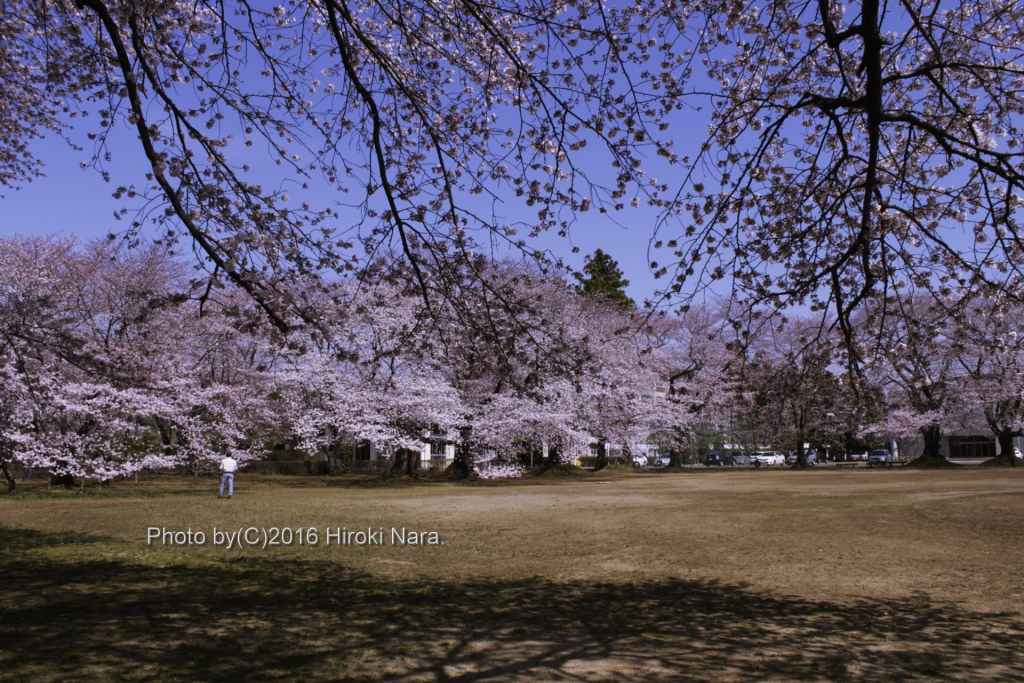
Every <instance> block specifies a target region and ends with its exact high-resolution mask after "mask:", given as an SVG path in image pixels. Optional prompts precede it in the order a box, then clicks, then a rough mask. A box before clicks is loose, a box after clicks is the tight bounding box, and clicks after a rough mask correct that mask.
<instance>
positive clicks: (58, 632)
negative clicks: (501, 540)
mask: <svg viewBox="0 0 1024 683" xmlns="http://www.w3.org/2000/svg"><path fill="white" fill-rule="evenodd" d="M2 533H3V534H4V540H5V542H4V543H3V544H2V548H3V551H2V553H0V562H2V565H0V566H2V567H3V570H2V572H3V577H4V579H5V582H4V585H5V591H4V599H3V601H2V605H0V681H26V680H32V681H64V680H124V681H179V680H180V681H228V680H231V681H237V680H261V681H293V680H306V681H328V680H339V679H344V680H366V681H370V680H393V681H535V680H555V681H562V680H565V681H570V680H571V681H621V680H644V681H716V680H729V681H763V680H785V681H791V680H822V681H833V680H873V681H901V680H915V679H916V680H949V681H969V680H979V681H980V680H986V681H991V680H1002V681H1024V670H1022V669H1021V668H1020V667H1019V660H1018V655H1017V650H1018V648H1019V642H1020V637H1021V633H1022V631H1024V623H1022V621H1021V618H1020V616H1019V615H1016V614H979V613H972V612H967V611H963V610H961V609H959V608H957V607H956V606H954V605H952V604H948V603H935V602H932V601H931V600H929V599H928V598H927V597H926V596H924V595H922V596H920V597H916V598H913V599H905V600H867V599H865V600H859V601H855V602H849V603H839V602H816V601H811V600H803V599H798V598H792V597H785V596H775V595H767V594H763V593H760V592H757V591H754V590H751V589H749V588H744V587H739V586H730V585H723V584H719V583H716V582H711V581H683V580H675V579H668V580H663V581H657V582H642V583H626V582H620V583H616V582H606V583H597V584H573V583H564V582H555V581H549V580H545V579H540V578H538V579H533V580H524V581H518V580H517V581H513V580H507V581H506V580H477V581H448V582H425V581H422V580H419V579H418V578H417V577H416V576H409V577H408V578H405V579H388V578H385V577H376V576H372V575H368V574H365V573H356V572H354V571H352V570H350V569H347V568H346V567H345V566H344V565H341V564H338V563H336V562H328V561H311V560H294V559H281V558H276V559H267V558H243V559H235V560H227V561H224V562H220V563H212V564H203V565H196V566H193V565H188V564H180V565H174V566H168V567H155V566H149V565H140V564H138V563H131V562H122V561H116V560H106V561H87V562H83V561H76V560H67V561H62V560H59V559H41V558H40V557H39V556H40V555H42V554H43V553H36V552H26V551H30V550H31V549H36V548H40V547H45V546H47V545H55V544H59V543H63V542H66V540H67V539H65V538H62V537H61V536H60V535H53V537H48V535H47V534H45V533H40V532H23V531H18V530H11V529H3V530H2Z"/></svg>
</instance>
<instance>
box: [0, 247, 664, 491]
mask: <svg viewBox="0 0 1024 683" xmlns="http://www.w3.org/2000/svg"><path fill="white" fill-rule="evenodd" d="M477 265H478V266H479V267H480V268H483V269H486V270H487V272H486V273H479V274H478V275H477V277H474V278H469V279H468V280H467V286H466V288H465V289H464V291H463V292H462V297H461V299H460V301H461V302H462V305H465V306H467V307H469V308H470V309H473V310H476V311H477V319H478V321H477V324H476V325H475V326H472V327H470V326H466V325H463V324H462V319H463V315H462V314H460V313H458V312H452V313H451V314H450V315H449V314H448V313H447V309H439V308H434V309H432V310H428V309H427V308H426V306H425V304H424V301H423V299H422V297H421V296H420V295H419V293H418V292H417V291H416V290H415V289H412V288H410V287H409V286H408V285H407V284H406V285H403V284H400V283H396V282H395V281H393V279H392V278H390V277H388V274H389V273H390V269H389V268H387V267H385V266H384V265H382V264H379V266H380V267H379V271H378V272H379V273H380V274H381V277H380V278H377V279H370V278H368V277H363V278H352V279H347V280H339V281H337V282H335V283H333V284H332V285H330V286H322V285H321V286H318V287H315V288H313V290H312V291H311V292H302V291H297V290H296V291H295V296H296V298H297V299H305V300H307V301H309V302H311V303H313V304H315V306H316V310H317V312H318V319H317V325H316V326H315V327H308V328H305V329H295V330H293V331H292V332H291V333H289V334H288V335H281V334H280V333H279V331H278V330H277V328H276V327H275V326H274V325H273V324H272V323H271V321H270V320H269V319H268V316H267V315H266V314H265V313H264V312H262V311H261V310H260V309H259V308H258V307H256V306H254V305H253V304H252V301H251V299H250V298H249V297H248V296H246V295H245V293H244V292H242V291H241V290H239V289H237V288H234V287H232V286H221V285H214V286H211V283H209V282H202V283H198V284H197V283H195V282H192V281H190V280H189V279H188V278H187V270H186V269H185V268H184V267H183V265H182V263H181V262H179V261H177V260H175V259H173V258H171V257H169V256H168V255H167V250H166V249H165V248H162V247H154V248H151V249H149V250H139V249H127V248H125V247H124V246H118V245H117V243H116V242H103V243H91V244H88V245H85V246H84V247H81V246H79V245H77V244H75V243H74V242H73V241H70V240H64V241H54V240H43V239H35V238H25V239H5V240H2V250H0V294H2V297H0V307H2V313H3V315H2V320H3V328H2V337H0V339H2V345H0V361H2V362H0V372H2V373H3V378H4V380H5V381H4V383H3V385H2V388H0V463H2V464H3V466H4V472H5V474H7V475H8V477H9V481H11V485H12V486H13V480H12V479H10V471H9V468H8V465H10V464H11V463H19V464H21V465H23V466H26V467H34V468H43V469H46V470H48V471H50V472H51V473H52V474H54V475H55V476H69V477H72V478H75V477H94V478H99V479H110V478H114V477H117V476H124V475H127V474H130V473H132V472H136V471H138V470H140V469H143V468H171V467H174V468H187V469H189V470H190V471H194V472H196V473H198V472H200V471H202V470H203V469H209V467H210V464H211V463H212V462H215V461H216V460H218V459H219V458H220V457H222V454H224V453H231V454H232V455H234V456H235V457H236V458H238V459H240V460H242V461H243V462H244V461H246V460H249V459H252V458H257V457H260V456H261V455H263V454H265V452H266V449H267V448H268V447H270V446H272V445H273V444H275V443H281V442H284V441H286V440H288V441H293V442H294V443H296V445H297V447H298V448H299V449H300V450H302V451H305V452H307V453H309V454H311V455H312V454H315V453H317V452H320V451H330V450H331V449H332V448H336V447H337V446H338V444H339V443H341V442H349V443H352V442H364V441H369V442H372V443H374V444H375V445H376V447H377V449H378V452H380V453H382V454H385V455H388V456H390V457H391V458H392V459H393V461H394V462H395V465H396V467H402V468H406V469H410V468H411V467H412V466H414V465H418V464H419V463H418V458H417V460H416V461H415V462H412V461H410V460H409V459H408V458H407V457H406V459H405V460H403V459H402V458H403V457H404V456H407V455H408V453H409V452H410V451H413V450H418V449H419V448H420V447H421V446H422V445H423V438H424V434H425V433H427V432H442V433H447V434H449V435H450V436H451V438H453V439H454V440H456V441H458V442H459V458H457V467H456V473H458V474H461V475H462V476H465V475H468V474H470V473H471V472H472V471H473V470H474V469H479V467H478V464H477V463H476V462H475V458H476V455H477V454H478V453H480V452H481V450H485V451H487V452H489V453H491V454H492V457H493V456H497V457H498V458H499V459H500V460H504V461H508V460H510V459H511V456H512V454H513V450H514V449H513V446H514V444H516V443H523V442H535V443H539V442H542V441H543V442H547V443H549V444H551V447H552V452H553V453H560V454H561V457H563V458H566V457H574V456H576V455H579V454H581V453H583V452H589V451H588V450H587V449H588V443H589V441H590V440H591V439H592V437H594V436H597V437H600V438H604V439H612V440H616V441H619V442H622V443H627V444H628V443H636V442H640V441H643V440H644V439H645V438H646V437H647V435H648V434H649V433H650V431H651V430H652V429H653V428H654V426H655V425H657V424H661V423H669V422H672V421H673V420H674V417H673V409H674V407H675V406H677V405H678V403H677V402H675V401H664V400H657V399H655V398H654V396H653V393H654V387H655V385H656V384H657V380H658V376H659V375H658V364H657V360H654V359H651V358H649V357H648V356H647V355H646V354H647V352H646V351H645V349H644V347H643V346H639V345H638V344H637V341H636V338H635V336H633V335H632V334H629V332H630V331H631V330H632V329H633V328H634V327H635V323H633V322H632V321H630V320H629V319H628V314H626V313H625V312H623V311H622V310H621V308H619V307H616V306H614V305H610V304H606V303H603V302H600V301H593V300H590V299H588V298H585V297H582V296H580V295H578V294H576V293H575V292H574V291H573V290H572V289H571V287H569V286H568V284H567V283H565V282H564V281H561V280H553V279H551V278H550V277H547V276H544V275H543V274H542V273H540V272H539V271H538V270H536V269H535V268H533V267H530V266H516V265H513V264H509V263H492V262H487V263H484V262H480V263H478V264H477ZM399 280H400V278H399ZM481 282H484V283H487V286H486V287H478V288H477V289H476V290H475V291H474V290H472V289H471V285H473V284H474V283H477V284H479V283H481ZM495 297H497V298H500V299H501V300H502V301H503V302H504V304H503V305H500V306H497V305H492V304H493V301H491V299H493V298H495ZM513 302H514V303H515V306H516V308H515V310H516V314H515V315H509V313H508V311H509V310H510V309H509V305H511V304H512V303H513ZM500 316H504V317H500ZM538 335H544V336H543V338H538Z"/></svg>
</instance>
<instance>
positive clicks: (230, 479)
mask: <svg viewBox="0 0 1024 683" xmlns="http://www.w3.org/2000/svg"><path fill="white" fill-rule="evenodd" d="M224 482H227V483H228V498H230V497H231V496H233V495H235V473H234V472H225V473H224V474H222V475H220V493H218V494H217V495H218V496H223V495H224Z"/></svg>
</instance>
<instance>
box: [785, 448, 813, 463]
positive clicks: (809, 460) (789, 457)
mask: <svg viewBox="0 0 1024 683" xmlns="http://www.w3.org/2000/svg"><path fill="white" fill-rule="evenodd" d="M799 457H800V456H798V455H797V454H796V453H790V454H789V455H787V456H786V464H787V465H795V464H796V461H797V459H799ZM807 464H808V465H817V464H818V454H817V453H816V452H815V451H811V452H810V453H808V454H807Z"/></svg>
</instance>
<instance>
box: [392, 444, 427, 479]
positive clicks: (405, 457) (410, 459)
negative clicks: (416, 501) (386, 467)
mask: <svg viewBox="0 0 1024 683" xmlns="http://www.w3.org/2000/svg"><path fill="white" fill-rule="evenodd" d="M419 464H420V463H419V458H418V457H416V453H414V452H413V451H411V450H409V449H408V448H399V449H398V450H397V451H395V456H394V459H393V460H392V461H391V470H390V472H391V474H392V475H395V474H398V475H403V474H404V475H407V476H412V475H414V474H415V473H416V468H417V467H418V466H419Z"/></svg>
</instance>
